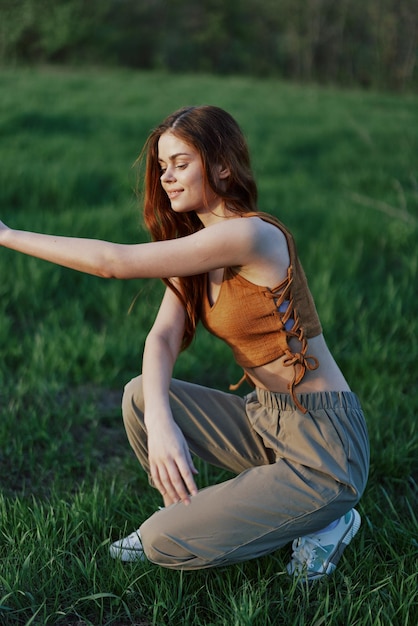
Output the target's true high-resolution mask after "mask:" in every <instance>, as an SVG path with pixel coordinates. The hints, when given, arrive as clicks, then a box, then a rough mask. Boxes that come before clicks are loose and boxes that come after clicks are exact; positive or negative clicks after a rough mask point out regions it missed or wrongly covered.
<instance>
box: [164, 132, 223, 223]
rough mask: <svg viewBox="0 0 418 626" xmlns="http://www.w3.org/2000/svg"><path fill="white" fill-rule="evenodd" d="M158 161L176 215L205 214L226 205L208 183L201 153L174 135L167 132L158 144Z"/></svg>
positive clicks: (165, 189) (165, 188)
mask: <svg viewBox="0 0 418 626" xmlns="http://www.w3.org/2000/svg"><path fill="white" fill-rule="evenodd" d="M158 162H159V165H160V169H161V178H160V180H161V185H162V187H163V189H164V191H165V192H166V194H167V196H168V198H169V200H170V203H171V208H172V209H173V211H176V213H187V212H189V211H195V212H196V213H197V214H198V215H202V214H204V213H207V212H212V211H214V210H215V209H216V208H217V207H218V206H219V205H220V204H222V203H221V202H220V199H219V197H218V196H217V195H216V194H215V193H214V192H213V191H212V189H211V188H210V187H209V185H208V184H207V183H206V182H205V179H204V177H203V164H202V159H201V157H200V154H199V153H198V152H197V150H196V149H195V148H193V146H191V145H190V144H187V143H185V142H184V141H182V140H181V139H179V138H178V137H176V136H175V135H174V134H173V133H171V132H165V133H164V134H163V135H161V137H160V139H159V141H158ZM205 198H206V203H207V205H206V206H205Z"/></svg>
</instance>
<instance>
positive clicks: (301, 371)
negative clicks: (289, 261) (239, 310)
mask: <svg viewBox="0 0 418 626" xmlns="http://www.w3.org/2000/svg"><path fill="white" fill-rule="evenodd" d="M292 283H293V271H292V267H291V266H290V267H289V268H288V272H287V276H286V278H284V279H283V280H282V281H281V283H279V285H277V287H276V288H275V289H274V290H271V289H269V290H266V291H265V292H264V295H265V296H266V297H267V298H270V299H272V300H273V301H274V304H275V308H276V312H277V313H278V314H279V316H280V322H281V324H282V329H281V332H283V333H285V335H286V346H283V356H284V359H283V365H284V366H285V367H293V378H292V380H291V381H290V383H289V384H288V389H289V393H290V395H291V397H292V400H293V402H294V403H295V405H296V406H297V407H298V409H299V410H300V411H302V413H306V412H307V411H306V409H305V408H304V407H303V406H302V404H301V403H300V402H299V400H298V399H297V397H296V390H295V387H296V385H298V384H299V383H300V382H301V381H302V379H303V377H304V376H305V374H306V371H307V370H308V371H310V372H312V371H313V370H316V369H317V368H318V367H319V361H318V359H317V358H316V357H314V356H313V355H309V354H308V355H307V354H306V352H307V350H308V341H307V339H306V337H305V333H304V330H303V328H302V327H301V325H300V318H299V316H298V315H297V313H296V311H295V309H294V303H293V297H292V294H291V291H290V287H291V285H292ZM283 307H286V308H285V309H284V310H283ZM289 320H293V325H292V327H291V328H290V329H287V328H286V323H287V322H289ZM292 337H294V338H295V339H297V340H298V341H299V342H300V343H301V346H302V348H301V350H300V352H291V350H290V349H289V339H291V338H292ZM245 380H246V381H247V382H249V383H250V384H252V386H254V385H253V383H252V382H251V379H250V378H249V376H248V374H247V373H244V375H243V376H242V378H241V379H240V380H239V381H238V383H236V384H234V385H230V386H229V389H230V390H231V391H236V390H237V389H238V388H239V387H240V386H241V385H242V383H243V382H244V381H245Z"/></svg>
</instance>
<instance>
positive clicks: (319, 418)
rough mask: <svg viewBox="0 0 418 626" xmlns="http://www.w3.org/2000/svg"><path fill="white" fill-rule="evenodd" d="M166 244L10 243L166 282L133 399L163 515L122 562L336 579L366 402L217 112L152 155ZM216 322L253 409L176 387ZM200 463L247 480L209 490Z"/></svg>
mask: <svg viewBox="0 0 418 626" xmlns="http://www.w3.org/2000/svg"><path fill="white" fill-rule="evenodd" d="M145 150H146V154H147V162H146V173H145V200H144V202H145V207H144V211H145V222H146V224H147V226H148V228H149V230H150V232H151V234H152V237H153V240H154V241H153V242H150V243H145V244H138V245H118V244H113V243H109V242H104V241H97V240H85V239H77V238H67V237H54V236H48V235H42V234H35V233H29V232H23V231H14V230H11V229H9V228H7V227H6V226H5V225H4V224H1V229H0V243H1V244H2V245H3V246H5V247H8V248H12V249H14V250H17V251H20V252H24V253H26V254H30V255H33V256H36V257H40V258H43V259H46V260H49V261H52V262H54V263H58V264H60V265H64V266H66V267H70V268H73V269H76V270H79V271H82V272H88V273H91V274H95V275H97V276H103V277H109V278H110V277H115V278H124V279H127V278H155V277H159V278H162V279H163V280H164V282H165V283H166V286H167V288H166V291H165V295H164V297H163V300H162V303H161V307H160V309H159V312H158V315H157V317H156V320H155V323H154V325H153V327H152V329H151V331H150V333H149V335H148V337H147V340H146V344H145V350H144V358H143V373H142V376H139V377H138V378H135V379H134V380H132V381H131V382H130V383H129V384H128V385H127V386H126V388H125V393H124V398H123V417H124V421H125V427H126V431H127V435H128V438H129V441H130V444H131V446H132V448H133V450H134V451H135V454H136V455H137V457H138V459H139V461H140V463H141V464H142V466H143V467H144V469H145V470H146V471H147V473H148V475H149V480H150V483H151V484H152V485H153V486H155V487H156V488H157V489H158V491H159V492H160V493H161V495H162V498H163V502H164V507H162V508H161V509H160V510H159V511H157V512H156V513H155V514H154V515H153V516H152V517H151V518H149V519H148V520H147V521H145V523H143V524H142V526H141V527H140V529H138V530H137V531H135V532H133V533H132V534H131V535H129V536H128V537H126V538H124V539H121V540H119V541H116V542H115V543H114V544H112V546H111V548H110V551H111V555H112V556H114V557H119V558H121V559H122V560H135V559H142V558H144V554H145V555H146V556H147V557H148V559H150V560H151V561H152V562H154V563H157V564H160V565H162V566H164V567H171V568H177V569H198V568H209V567H215V566H222V565H228V564H231V563H237V562H241V561H244V560H247V559H251V558H254V557H258V556H261V555H264V554H268V553H270V552H272V551H274V550H276V549H278V548H280V547H281V546H283V545H285V544H287V543H289V542H293V555H292V558H291V560H290V562H289V564H288V566H287V570H288V572H289V573H290V574H292V575H293V574H294V575H297V576H302V577H304V578H305V577H306V578H307V579H308V580H314V579H316V578H320V577H322V576H324V575H327V574H330V573H331V572H332V571H333V570H334V569H335V565H336V563H337V561H338V559H339V557H340V556H341V554H342V552H343V550H344V548H345V547H346V545H348V543H349V542H350V541H351V539H352V538H353V537H354V535H355V534H356V532H357V531H358V529H359V527H360V516H359V514H358V512H357V511H356V510H355V509H354V508H353V507H354V506H355V505H356V503H357V502H358V500H359V498H360V496H361V494H362V492H363V490H364V488H365V485H366V480H367V473H368V464H369V449H368V438H367V430H366V426H365V421H364V417H363V413H362V410H361V407H360V405H359V402H358V399H357V398H356V396H355V395H354V394H353V393H352V392H351V391H350V388H349V386H348V384H347V382H346V380H345V378H344V377H343V374H342V373H341V371H340V369H339V368H338V366H337V364H336V362H335V361H334V359H333V357H332V356H331V354H330V352H329V350H328V348H327V345H326V343H325V340H324V337H323V335H322V329H321V325H320V322H319V319H318V316H317V313H316V310H315V306H314V303H313V300H312V297H311V294H310V292H309V290H308V286H307V283H306V278H305V275H304V273H303V270H302V267H301V265H300V262H299V260H298V257H297V254H296V249H295V245H294V242H293V239H292V236H291V234H290V233H289V232H288V230H287V229H286V228H285V227H284V226H283V224H281V223H280V222H279V221H278V220H276V219H275V218H272V217H270V216H268V215H266V214H263V213H259V212H257V205H256V201H257V190H256V185H255V182H254V179H253V175H252V172H251V168H250V160H249V155H248V149H247V145H246V142H245V139H244V137H243V135H242V132H241V130H240V128H239V126H238V125H237V123H236V122H235V120H234V119H233V118H232V117H231V116H230V115H229V114H228V113H226V112H225V111H223V110H222V109H219V108H217V107H213V106H202V107H189V108H184V109H181V110H179V111H177V112H175V113H174V114H172V115H171V116H169V117H168V118H167V119H166V120H165V121H164V122H163V123H162V124H161V125H160V126H159V127H158V128H156V129H155V130H154V131H153V132H152V133H151V135H150V137H149V139H148V141H147V144H146V146H145ZM199 320H202V322H203V324H204V325H205V326H206V328H207V329H208V330H209V331H210V332H212V333H213V334H214V335H216V336H219V337H221V338H222V339H224V340H225V341H226V342H227V343H228V344H229V345H230V346H231V348H232V351H233V354H234V357H235V359H236V361H237V362H238V364H240V365H241V366H242V367H243V369H244V378H246V379H247V381H248V382H250V384H252V386H253V387H254V390H253V391H252V392H251V393H249V394H248V395H246V396H245V397H240V396H239V395H237V394H229V393H224V392H220V391H217V390H211V389H207V388H205V387H201V386H198V385H193V384H190V383H185V382H181V381H176V380H173V379H172V371H173V366H174V363H175V361H176V358H177V356H178V354H179V353H180V351H181V350H182V349H184V348H186V347H187V346H188V345H189V344H190V342H191V340H192V338H193V335H194V332H195V328H196V325H197V323H198V321H199ZM192 454H194V455H197V456H199V457H201V458H202V459H204V460H205V461H207V462H208V463H211V464H214V465H216V466H219V467H222V468H226V469H228V470H231V471H232V472H235V474H236V477H235V478H233V479H231V480H228V481H225V482H223V483H221V484H218V485H213V486H211V487H208V488H206V489H201V490H198V488H197V485H196V482H195V475H196V473H197V470H196V468H195V466H194V464H193V460H192Z"/></svg>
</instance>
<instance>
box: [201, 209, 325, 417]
mask: <svg viewBox="0 0 418 626" xmlns="http://www.w3.org/2000/svg"><path fill="white" fill-rule="evenodd" d="M255 216H256V217H260V218H261V219H263V220H264V221H266V222H269V223H270V224H273V225H274V226H276V227H277V228H279V229H280V230H281V231H282V232H283V234H284V235H285V237H286V241H287V245H288V250H289V257H290V264H289V267H288V270H287V276H286V278H285V279H284V280H283V281H281V282H280V283H279V284H278V285H277V286H275V287H274V288H273V289H271V288H269V287H264V286H261V285H256V284H254V283H252V282H250V281H248V280H247V279H245V278H244V277H243V276H240V275H239V274H237V273H236V272H234V271H233V270H232V269H231V268H225V270H224V277H223V281H222V285H221V289H220V291H219V295H218V298H217V300H216V302H215V303H214V304H213V305H211V303H210V300H209V280H208V275H206V276H205V285H204V290H203V298H202V311H201V320H202V323H203V325H204V326H205V327H206V328H207V330H209V331H210V332H211V333H212V334H214V335H216V336H217V337H219V338H220V339H223V340H224V341H225V342H226V343H227V344H228V345H229V346H230V347H231V348H232V351H233V354H234V357H235V360H236V362H237V363H238V364H239V365H241V367H243V368H246V367H247V368H249V367H258V366H260V365H265V364H266V363H270V362H271V361H274V360H275V359H277V358H279V357H283V356H285V357H286V358H285V359H284V360H283V364H284V365H285V366H288V367H292V368H293V379H292V381H291V382H290V383H289V391H290V393H291V394H292V398H293V400H294V402H295V404H296V405H297V406H298V407H299V408H300V409H301V410H303V411H304V408H303V407H302V406H301V405H300V403H299V401H298V400H297V398H296V395H295V386H296V385H297V384H298V383H300V381H301V380H302V379H303V377H304V375H305V373H306V370H313V369H316V368H317V367H318V365H319V363H318V361H317V359H316V358H315V357H313V356H309V355H307V354H306V352H307V348H308V342H307V340H308V339H310V338H312V337H315V336H317V335H319V334H321V332H322V327H321V323H320V321H319V318H318V314H317V311H316V307H315V304H314V301H313V298H312V295H311V292H310V291H309V287H308V283H307V279H306V275H305V272H304V271H303V268H302V265H301V263H300V260H299V257H298V255H297V251H296V245H295V242H294V239H293V236H292V235H291V233H290V231H288V230H287V228H286V227H285V226H284V225H283V224H282V223H281V222H280V221H279V220H278V219H276V218H274V217H272V216H270V215H268V214H265V213H250V214H246V215H244V216H243V217H255ZM292 337H295V338H296V339H298V340H299V341H300V344H301V349H300V352H297V353H295V352H292V351H291V349H290V346H289V339H290V338H292ZM242 380H243V379H242ZM240 382H241V381H240ZM231 388H232V389H234V388H237V386H231Z"/></svg>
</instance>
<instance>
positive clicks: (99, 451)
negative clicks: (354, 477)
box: [0, 68, 418, 626]
mask: <svg viewBox="0 0 418 626" xmlns="http://www.w3.org/2000/svg"><path fill="white" fill-rule="evenodd" d="M0 94H1V96H0V163H1V167H0V198H1V205H0V206H1V209H0V219H3V220H4V221H5V222H6V223H8V224H9V225H10V226H12V227H14V228H22V229H31V230H39V231H44V232H50V233H55V234H67V235H77V236H85V237H94V238H106V239H110V240H113V241H119V242H136V241H142V240H145V239H146V238H147V235H146V233H145V232H144V230H143V228H142V226H141V216H140V211H139V210H138V203H137V200H136V198H135V195H134V193H133V188H134V186H135V182H136V170H135V168H133V167H132V165H133V162H134V161H135V159H136V157H137V155H138V153H139V151H140V149H141V147H142V144H143V142H144V140H145V138H146V135H147V133H148V131H149V130H150V129H151V128H152V127H153V126H154V125H156V124H157V123H159V122H160V120H161V119H162V118H163V117H164V116H165V115H166V114H168V113H170V112H171V111H173V110H174V109H176V108H177V107H179V106H182V105H184V104H190V103H191V104H200V103H211V104H216V105H218V106H222V107H225V108H227V109H228V110H229V111H230V112H231V113H232V114H233V115H234V116H235V117H236V118H237V119H238V121H239V122H240V124H241V126H242V127H243V129H244V131H245V133H246V135H247V137H248V140H249V143H250V146H251V151H252V156H253V165H254V169H255V171H256V174H257V179H258V182H259V187H260V208H261V209H263V210H266V211H269V212H271V213H274V214H276V215H277V216H279V217H280V218H281V219H282V220H283V221H284V222H285V223H287V225H288V226H289V227H290V228H291V229H292V230H293V232H294V235H295V237H296V240H297V242H298V243H299V252H300V256H301V258H302V261H303V264H304V266H305V270H306V273H307V274H308V277H309V280H310V285H311V289H312V291H313V293H314V295H315V299H316V302H317V307H318V310H319V313H320V316H321V319H322V323H323V326H324V329H325V334H326V337H327V340H328V343H329V345H330V346H331V348H332V350H333V352H334V354H335V356H336V358H337V360H338V362H339V363H340V365H341V367H342V369H343V370H344V372H345V374H346V376H347V377H348V379H349V381H350V384H351V385H352V388H353V389H354V390H355V391H356V392H357V393H358V395H359V396H360V398H361V400H362V403H363V405H364V408H365V411H366V415H367V420H368V425H369V429H370V439H371V454H372V456H371V472H370V480H369V485H368V489H367V491H366V493H365V495H364V497H363V499H362V501H361V503H360V505H359V510H360V512H361V515H362V518H363V525H362V527H361V530H360V532H359V534H358V535H357V537H356V539H355V541H354V542H353V544H352V546H350V549H349V550H347V551H346V553H345V554H344V557H343V558H342V560H341V562H340V566H339V568H338V570H337V572H336V573H335V575H334V576H333V577H332V578H331V579H329V580H327V581H324V582H321V583H320V584H317V585H315V586H313V587H312V588H311V589H307V588H303V587H302V588H301V587H298V586H297V585H296V584H295V583H294V582H293V581H292V580H289V579H288V577H287V576H286V575H285V574H284V572H283V569H284V565H285V563H286V562H287V560H288V557H289V551H288V550H282V551H280V552H277V553H274V554H273V555H271V556H269V557H265V558H263V559H260V560H257V561H251V562H248V563H245V564H243V565H240V566H235V567H230V568H225V569H222V570H214V571H202V572H194V573H179V572H173V571H166V570H163V569H159V568H157V567H155V566H152V565H150V564H148V563H143V564H136V565H132V564H127V565H122V564H121V563H118V562H114V561H113V560H111V558H110V557H109V555H108V546H109V543H110V541H112V540H115V539H116V538H119V537H121V536H123V535H124V534H126V533H127V532H130V531H131V530H133V529H134V528H136V527H137V526H139V524H140V522H141V521H142V520H143V519H144V518H145V517H147V516H149V515H150V514H151V513H152V512H153V511H154V510H155V508H156V507H157V506H158V505H159V504H160V502H159V498H158V497H157V494H156V493H153V492H150V490H149V489H148V488H147V484H146V479H145V477H144V476H143V474H142V473H141V471H140V469H139V467H138V465H137V462H136V460H135V458H134V456H133V453H132V452H131V451H130V449H129V447H128V443H127V441H126V438H125V434H124V430H123V426H122V421H121V416H120V408H119V404H120V397H121V390H122V388H123V384H124V383H125V382H126V381H127V380H129V379H130V378H131V377H132V376H133V375H135V374H136V373H138V372H139V371H140V369H141V352H142V347H143V342H144V338H145V336H146V334H147V331H148V330H149V328H150V326H151V324H152V320H153V318H154V315H155V313H156V310H157V307H158V303H159V299H160V297H161V293H162V285H161V284H160V283H159V282H158V281H131V282H117V281H105V280H101V279H98V278H94V277H89V276H84V275H81V274H77V273H76V272H71V271H69V270H65V269H62V268H58V267H55V266H53V265H50V264H47V263H45V262H42V261H39V260H35V259H31V258H27V257H24V256H23V255H18V254H16V253H14V252H11V251H9V250H0V277H1V279H0V295H1V297H0V413H1V419H0V479H1V493H0V519H1V525H0V623H1V624H2V625H4V626H8V625H11V624H13V625H20V624H26V625H28V626H29V624H33V625H37V626H38V625H42V626H44V625H47V624H62V625H64V626H66V625H70V624H73V625H76V626H86V625H94V626H104V625H105V624H109V625H110V624H114V625H115V626H127V625H128V624H132V625H134V624H136V625H138V626H139V625H140V626H149V625H151V624H153V625H158V626H162V625H164V626H166V625H167V626H177V625H178V626H183V625H190V626H201V625H214V626H215V625H216V626H218V625H225V626H276V625H285V626H328V625H336V626H342V625H344V626H354V625H355V626H366V625H370V626H381V625H385V626H386V625H387V626H389V625H391V626H392V625H393V626H416V624H417V623H418V584H417V582H418V580H417V572H418V522H417V510H418V506H417V504H418V486H417V483H418V428H417V421H416V416H417V414H418V386H417V378H418V366H417V359H418V345H417V342H418V340H417V337H418V321H417V320H418V298H417V287H418V267H417V265H418V251H417V250H418V237H417V234H418V229H417V224H418V97H417V96H404V97H400V96H395V95H390V94H377V93H365V92H360V91H338V90H334V89H332V88H317V87H314V86H304V87H302V86H298V85H291V84H283V83H280V82H274V81H258V80H255V79H246V78H222V79H221V78H214V77H207V76H170V75H163V74H146V73H132V72H112V71H104V70H93V69H92V70H89V71H81V70H80V71H70V70H66V71H58V70H54V69H51V68H44V69H41V70H31V71H29V70H24V69H21V70H4V69H3V70H1V71H0ZM134 300H135V304H134V306H133V308H132V311H131V312H129V309H130V305H131V303H132V302H133V301H134ZM175 373H176V375H177V376H178V377H184V378H187V379H188V380H193V381H197V382H201V383H203V384H207V385H213V386H217V387H219V388H222V389H226V388H227V387H228V384H229V383H230V382H235V381H236V380H237V379H238V378H239V376H240V369H239V367H238V366H236V365H235V364H234V363H233V361H232V357H231V355H230V353H229V352H228V349H227V348H226V347H225V346H223V345H222V344H221V343H220V342H218V341H217V340H215V339H213V338H212V337H210V336H209V335H207V334H206V333H203V332H199V334H198V336H197V338H196V341H195V342H194V344H193V346H192V347H191V348H190V349H189V350H188V351H187V352H186V353H184V354H183V355H182V356H181V358H180V360H179V362H178V365H177V368H176V372H175ZM199 467H200V478H199V480H200V485H201V486H203V485H205V484H208V483H210V482H213V481H219V480H222V479H223V478H224V476H223V475H222V474H221V473H220V472H219V471H218V470H214V469H213V468H209V467H207V466H202V464H200V466H199Z"/></svg>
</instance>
